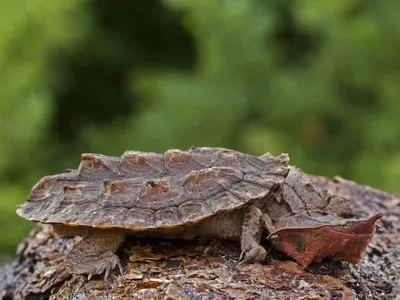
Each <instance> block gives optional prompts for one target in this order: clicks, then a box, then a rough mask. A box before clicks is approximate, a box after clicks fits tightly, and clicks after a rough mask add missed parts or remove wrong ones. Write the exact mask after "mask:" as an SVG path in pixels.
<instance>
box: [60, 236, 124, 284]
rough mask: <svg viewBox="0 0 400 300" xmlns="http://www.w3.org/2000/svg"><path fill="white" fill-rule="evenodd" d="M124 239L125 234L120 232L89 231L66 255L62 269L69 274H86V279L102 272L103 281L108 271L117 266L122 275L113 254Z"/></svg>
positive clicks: (120, 267)
mask: <svg viewBox="0 0 400 300" xmlns="http://www.w3.org/2000/svg"><path fill="white" fill-rule="evenodd" d="M124 239H125V234H124V232H123V231H121V230H100V229H99V230H95V231H90V232H88V234H87V235H86V236H85V237H84V238H83V239H82V240H81V241H80V242H78V243H77V244H76V245H75V246H74V247H73V248H72V250H71V251H70V252H69V253H68V255H67V257H66V259H65V262H64V267H65V269H66V270H67V272H68V273H70V274H88V279H90V278H91V277H92V276H93V275H96V274H101V273H103V272H105V274H104V279H107V278H108V275H109V274H110V270H112V269H114V268H115V266H117V265H118V267H119V269H120V272H121V274H122V273H123V269H122V266H121V263H120V261H119V258H118V256H117V255H116V254H115V252H116V251H117V250H118V248H119V246H120V245H121V244H122V242H123V241H124Z"/></svg>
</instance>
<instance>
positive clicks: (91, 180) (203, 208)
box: [17, 147, 382, 277]
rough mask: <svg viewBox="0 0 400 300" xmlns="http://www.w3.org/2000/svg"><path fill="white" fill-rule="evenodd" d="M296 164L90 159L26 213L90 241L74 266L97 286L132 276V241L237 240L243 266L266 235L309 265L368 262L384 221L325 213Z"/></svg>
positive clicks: (187, 157) (320, 194)
mask: <svg viewBox="0 0 400 300" xmlns="http://www.w3.org/2000/svg"><path fill="white" fill-rule="evenodd" d="M288 160H289V157H288V155H287V154H281V155H280V156H278V157H274V156H272V155H271V154H269V153H266V154H264V155H262V156H260V157H256V156H252V155H249V154H244V153H241V152H238V151H234V150H229V149H223V148H208V147H193V148H191V149H190V150H188V151H181V150H168V151H167V152H165V153H164V154H157V153H150V152H139V151H127V152H125V153H124V154H123V155H122V156H121V157H111V156H105V155H100V154H82V157H81V163H80V166H79V168H78V169H77V170H67V172H66V173H62V174H58V175H53V176H46V177H44V178H42V179H41V180H40V181H39V182H38V183H37V184H36V185H35V186H34V187H33V188H32V190H31V192H30V194H29V197H28V199H27V202H25V203H23V204H21V205H19V207H18V208H17V213H18V215H20V216H21V217H24V218H26V219H28V220H30V221H35V222H42V223H49V224H52V225H53V227H54V230H55V231H56V232H57V233H59V234H61V235H65V236H76V235H79V236H82V237H83V239H82V240H81V241H80V242H78V243H77V244H76V245H75V246H74V247H73V248H72V250H71V251H70V252H69V254H68V255H67V257H66V259H65V262H64V267H65V270H67V272H69V273H71V274H88V275H89V276H90V277H91V276H92V275H94V274H101V273H103V272H105V277H107V276H108V275H109V272H110V270H111V269H113V268H115V266H117V265H118V266H119V268H120V271H121V272H122V267H121V264H120V262H119V258H118V256H117V255H116V254H115V253H116V251H117V250H118V248H119V246H120V245H121V243H122V242H123V241H124V239H125V237H126V236H136V237H139V236H150V237H159V238H177V239H194V238H202V239H214V238H218V239H229V240H236V241H239V242H240V245H241V250H242V255H241V259H242V260H243V261H262V260H264V259H265V258H266V255H267V251H266V250H265V249H264V248H263V247H262V246H261V245H260V240H261V238H262V236H263V235H265V236H266V237H267V238H268V239H269V241H270V245H272V247H274V248H276V249H277V250H278V251H281V252H283V253H284V254H286V255H287V256H289V257H291V258H292V259H293V260H295V261H296V262H297V263H299V264H301V265H303V266H306V265H308V264H310V263H311V262H312V261H320V260H322V259H323V258H325V257H330V258H331V259H334V260H346V261H349V262H351V263H357V262H359V260H360V259H361V256H362V254H363V252H364V250H365V247H366V246H367V244H368V243H369V241H370V239H371V238H372V236H373V234H374V232H375V222H376V221H377V220H378V219H379V218H380V217H381V216H382V215H381V214H376V215H375V216H372V217H370V218H366V219H359V220H350V219H342V218H340V217H338V216H336V215H333V214H329V213H327V212H325V211H324V208H325V207H326V206H327V205H328V204H329V198H328V197H327V196H326V193H325V192H324V191H321V190H319V189H318V188H317V187H315V186H314V185H313V184H312V183H311V181H310V179H309V178H308V177H307V176H306V175H305V174H304V173H302V172H301V171H300V170H299V169H297V168H295V167H292V166H289V165H288Z"/></svg>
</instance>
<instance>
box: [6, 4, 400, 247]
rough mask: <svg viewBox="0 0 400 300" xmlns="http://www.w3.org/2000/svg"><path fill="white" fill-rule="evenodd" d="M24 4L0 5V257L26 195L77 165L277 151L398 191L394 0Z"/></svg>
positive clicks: (12, 237)
mask: <svg viewBox="0 0 400 300" xmlns="http://www.w3.org/2000/svg"><path fill="white" fill-rule="evenodd" d="M29 3H30V4H29V5H28V4H26V3H25V2H23V1H11V0H8V1H3V2H2V3H1V4H0V6H1V7H0V15H1V17H2V18H0V96H1V99H2V100H1V102H0V122H1V123H0V124H1V125H2V126H0V140H1V144H0V178H1V179H2V181H1V184H0V195H1V199H2V204H1V210H0V225H1V226H2V228H5V231H3V232H7V234H6V238H3V239H1V240H0V247H3V248H13V247H15V244H16V243H17V242H18V241H19V240H20V238H21V236H23V233H24V232H25V230H26V228H27V227H26V226H27V222H25V221H23V220H20V219H18V218H17V217H16V216H15V204H17V203H21V202H23V201H24V199H25V197H26V195H27V193H28V192H29V188H30V186H31V185H33V184H34V183H35V182H36V181H37V180H38V179H39V178H40V177H41V176H43V175H45V174H49V173H57V172H60V171H62V170H63V168H66V167H77V165H78V163H79V155H80V153H82V152H97V153H106V154H109V155H120V154H121V153H122V152H123V151H125V150H127V149H138V150H145V151H164V150H166V149H168V148H182V149H186V148H188V147H190V146H193V145H197V146H199V145H208V146H222V147H228V148H235V149H238V150H242V151H245V152H250V153H253V154H261V153H264V152H266V151H270V152H272V153H274V154H278V153H280V152H288V153H290V155H291V162H292V164H295V165H298V166H301V167H302V169H303V170H305V171H307V172H310V173H316V174H321V175H327V176H333V175H337V174H339V175H341V176H342V177H346V178H350V179H353V180H356V181H358V182H359V183H362V184H368V185H372V186H375V187H378V188H382V189H386V190H389V191H397V192H398V185H397V182H398V181H399V180H400V152H399V149H400V121H399V120H400V119H399V115H400V102H399V101H398V98H399V96H398V95H399V94H400V86H399V85H398V82H399V80H400V71H399V70H400V68H399V67H400V60H399V59H398V54H397V53H398V51H399V49H400V38H399V37H400V34H399V33H400V32H399V31H400V19H399V18H398V17H397V15H396V12H397V11H398V9H399V8H400V4H398V2H397V1H394V0H389V1H385V2H381V3H379V4H376V3H374V2H371V1H369V2H365V1H359V0H351V1H349V0H337V1H335V2H330V3H329V5H328V4H327V3H325V2H324V4H322V2H321V1H317V0H298V1H277V0H276V1H261V0H248V1H243V0H229V1H227V0H225V1H223V0H221V1H204V0H196V1H182V0H168V1H165V2H158V1H132V2H130V1H127V2H126V3H124V5H115V4H113V3H112V2H107V1H91V2H89V1H88V2H83V1H78V0H76V1H44V0H41V1H33V2H29ZM24 226H25V227H24Z"/></svg>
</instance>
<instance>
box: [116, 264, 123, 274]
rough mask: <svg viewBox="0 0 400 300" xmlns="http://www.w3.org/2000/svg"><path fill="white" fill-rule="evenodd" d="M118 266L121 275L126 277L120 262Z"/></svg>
mask: <svg viewBox="0 0 400 300" xmlns="http://www.w3.org/2000/svg"><path fill="white" fill-rule="evenodd" d="M117 265H118V269H119V273H120V274H121V276H123V275H124V268H123V267H122V264H121V262H120V261H118V263H117Z"/></svg>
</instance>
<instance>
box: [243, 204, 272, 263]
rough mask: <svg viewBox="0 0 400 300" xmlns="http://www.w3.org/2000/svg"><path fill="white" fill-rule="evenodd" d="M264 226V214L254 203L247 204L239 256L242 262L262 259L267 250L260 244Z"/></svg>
mask: <svg viewBox="0 0 400 300" xmlns="http://www.w3.org/2000/svg"><path fill="white" fill-rule="evenodd" d="M264 228H265V221H264V216H263V213H262V212H261V210H260V209H259V208H258V207H257V206H255V205H249V206H248V207H247V208H246V210H245V213H244V220H243V226H242V235H241V239H240V242H241V248H242V253H241V255H240V258H241V259H243V260H242V263H243V262H248V261H263V260H264V259H265V258H266V256H267V251H266V250H265V249H264V247H262V246H261V245H260V240H261V235H262V233H263V230H264Z"/></svg>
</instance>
